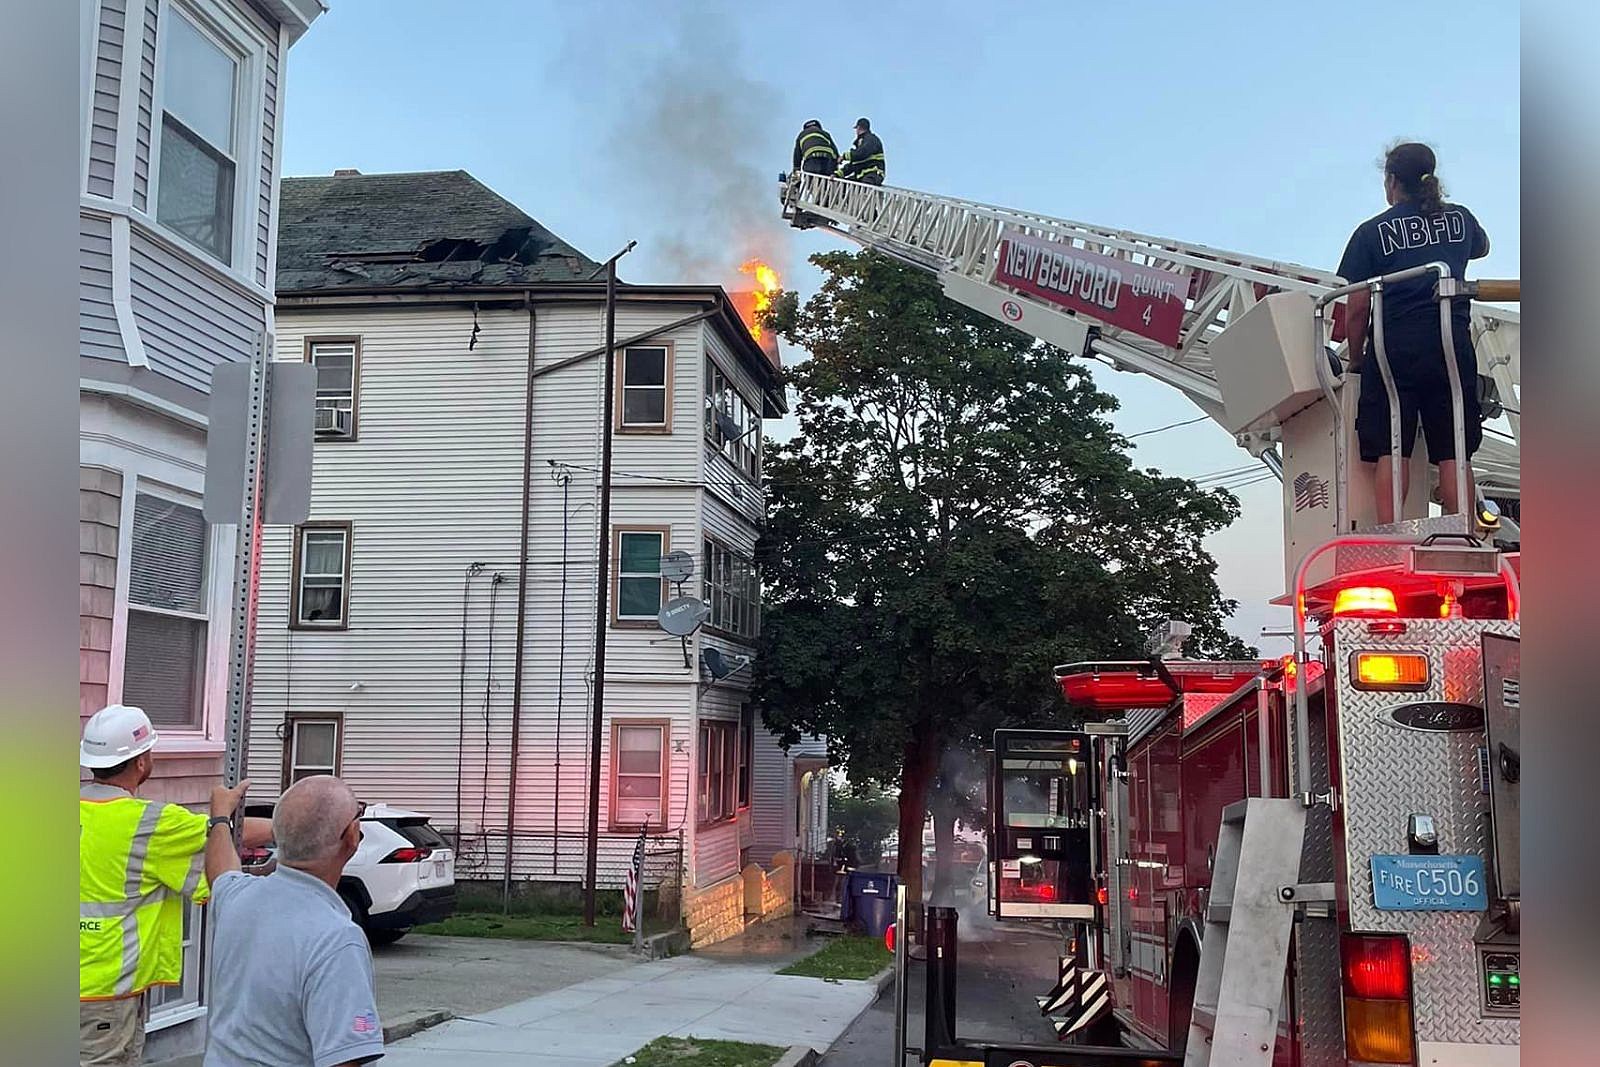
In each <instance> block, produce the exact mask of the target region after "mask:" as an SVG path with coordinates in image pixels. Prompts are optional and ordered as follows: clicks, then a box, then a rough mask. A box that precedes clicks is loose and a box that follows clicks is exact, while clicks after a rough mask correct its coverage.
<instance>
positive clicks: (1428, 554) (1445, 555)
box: [1406, 545, 1500, 578]
mask: <svg viewBox="0 0 1600 1067" xmlns="http://www.w3.org/2000/svg"><path fill="white" fill-rule="evenodd" d="M1406 569H1407V570H1408V571H1410V572H1411V573H1412V574H1417V575H1425V576H1428V577H1432V578H1494V577H1497V576H1498V575H1499V574H1500V550H1499V549H1497V548H1494V547H1492V546H1489V545H1481V546H1473V545H1412V546H1411V550H1410V552H1409V554H1408V556H1407V558H1406Z"/></svg>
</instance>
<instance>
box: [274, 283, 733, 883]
mask: <svg viewBox="0 0 1600 1067" xmlns="http://www.w3.org/2000/svg"><path fill="white" fill-rule="evenodd" d="M599 310H600V309H599V306H598V305H593V306H589V307H568V306H549V307H541V308H539V309H538V311H537V320H536V323H537V325H536V334H535V363H536V365H548V364H551V363H554V362H556V361H557V360H560V359H563V358H566V357H569V356H572V355H575V354H577V353H579V352H582V351H584V350H586V349H588V348H590V347H593V346H594V345H596V344H598V343H600V342H601V341H602V340H603V338H602V335H601V332H600V331H601V318H600V314H599ZM685 313H686V309H685V308H683V307H671V308H662V307H648V306H630V305H624V307H623V308H622V309H621V310H620V312H619V315H618V326H617V332H618V334H619V335H621V336H627V335H629V334H631V333H637V332H640V331H642V330H644V329H647V328H648V327H649V326H651V325H659V324H664V323H666V322H670V321H672V320H673V319H676V318H681V317H682V316H683V315H684V314H685ZM478 321H479V324H480V325H481V327H482V331H481V332H480V333H479V335H478V343H477V345H476V346H475V347H474V348H473V349H471V350H469V349H468V347H467V342H468V339H469V337H470V335H471V332H472V313H471V311H470V309H467V308H462V307H455V308H407V309H382V310H333V309H328V310H316V311H308V310H304V309H296V308H287V309H280V310H279V314H278V317H277V341H276V352H275V357H276V358H279V359H286V360H299V359H302V358H303V340H304V338H305V337H307V336H311V335H325V334H343V335H349V334H354V335H359V336H360V337H361V339H362V360H361V386H360V397H361V399H360V404H361V411H360V415H359V418H360V420H361V436H360V439H359V440H357V441H353V442H338V443H328V444H324V445H319V446H317V448H316V451H315V475H314V478H313V483H312V484H313V489H312V508H311V515H312V518H313V519H329V520H333V519H338V520H348V521H350V522H351V523H352V524H353V530H354V536H353V545H354V548H353V552H352V557H351V566H350V575H351V577H350V593H349V601H348V611H349V618H350V628H349V630H347V631H339V632H327V633H319V632H310V633H308V632H305V631H290V630H289V629H288V627H287V621H288V610H289V582H290V556H291V551H290V546H291V540H290V534H289V531H287V530H284V529H269V530H268V531H267V533H266V536H265V537H264V550H263V551H264V558H263V566H262V602H261V616H260V619H261V622H260V631H259V635H258V646H257V673H256V688H255V699H256V705H255V706H256V715H255V718H254V720H253V723H252V735H251V742H250V745H251V747H250V774H251V777H252V780H253V781H254V782H255V783H256V790H257V791H258V793H259V794H261V795H271V794H273V793H274V792H276V790H277V789H278V788H280V786H281V783H280V781H279V779H280V776H281V770H280V764H281V751H282V749H281V742H280V741H279V739H278V738H277V736H276V733H275V731H276V730H277V729H278V728H279V727H280V725H281V723H282V721H283V718H284V716H285V714H286V713H287V712H288V711H290V710H293V711H297V712H307V713H309V712H316V711H337V712H341V713H342V714H343V716H344V722H345V729H346V733H345V738H344V749H343V761H342V766H343V774H344V777H345V778H346V779H347V780H349V781H350V782H351V784H352V786H353V787H354V788H355V789H356V791H357V792H358V793H359V794H360V795H361V796H363V797H364V798H367V799H369V800H385V801H388V802H391V803H395V804H399V805H402V806H406V807H412V808H416V809H417V810H420V811H423V812H426V813H427V814H429V815H431V816H432V817H433V818H434V820H435V822H436V823H437V824H438V825H439V826H440V827H441V828H445V829H447V830H448V829H449V828H452V827H453V826H454V825H455V824H456V822H457V816H456V782H457V766H458V762H459V765H460V768H461V774H460V779H461V795H462V801H461V814H460V820H459V821H460V825H461V828H462V831H463V833H464V834H465V835H466V841H465V843H464V848H463V853H464V855H463V857H462V863H461V865H460V867H459V868H458V871H459V874H460V876H461V877H462V878H473V877H484V878H496V877H498V876H499V874H500V872H501V870H502V869H503V863H504V856H505V852H504V836H503V834H504V827H505V820H506V794H507V789H508V769H509V748H510V734H511V698H512V690H513V683H514V678H513V676H512V675H513V655H514V648H515V645H514V641H515V628H516V610H515V609H516V596H517V570H518V567H517V560H518V542H519V506H520V501H521V492H522V463H523V451H522V429H523V416H524V397H525V391H524V390H525V381H526V373H527V366H526V358H527V343H528V314H527V312H526V311H525V310H523V309H487V308H486V309H483V310H482V311H480V313H479V316H478ZM704 329H705V327H703V326H702V325H699V324H696V325H692V326H688V327H683V328H680V329H679V330H676V331H674V332H673V333H672V334H671V335H669V336H670V339H671V340H672V341H673V344H674V348H675V352H676V358H675V360H674V404H673V412H674V429H673V433H671V434H669V435H661V434H655V435H650V436H649V437H634V436H631V435H618V436H617V437H616V439H615V447H614V453H613V456H614V470H615V472H616V477H615V489H614V493H613V498H612V521H613V525H615V526H626V525H652V526H654V525H659V526H665V527H667V528H668V529H669V530H670V537H671V546H672V547H685V548H689V549H691V550H694V549H695V548H696V547H697V545H698V541H699V538H700V531H701V529H702V523H701V520H700V516H699V490H698V486H697V484H696V481H697V476H698V468H699V462H700V451H699V450H700V442H701V441H702V440H703V438H702V435H701V434H700V431H699V427H700V423H699V404H700V399H699V397H700V389H699V387H698V385H697V384H696V383H697V382H698V379H699V376H700V374H701V373H702V364H701V353H702V351H703V349H702V339H701V333H702V331H703V330H704ZM600 370H601V364H600V362H599V361H598V360H595V359H591V360H588V361H586V362H584V363H580V364H577V365H574V366H572V367H568V368H564V369H562V370H558V371H555V372H553V373H551V374H548V375H545V376H542V377H540V378H538V379H537V380H536V381H535V386H534V405H533V413H534V436H533V448H532V462H533V483H532V487H531V488H532V492H531V495H530V505H531V518H530V523H529V546H530V547H529V561H530V562H529V568H528V606H527V615H526V625H527V632H526V663H525V667H524V674H523V686H524V690H523V702H522V719H521V723H522V727H521V754H520V756H519V769H518V782H517V843H516V849H515V855H514V873H515V875H516V877H518V878H544V879H559V880H577V879H578V878H579V877H580V876H581V873H582V866H583V833H584V828H585V813H586V799H587V755H586V750H587V742H588V735H589V706H590V688H589V675H590V672H591V670H592V659H593V619H594V602H595V586H594V582H595V577H596V571H595V567H594V562H593V560H594V546H595V543H596V542H595V536H596V510H597V507H596V505H597V493H596V489H597V476H596V474H595V470H596V469H597V468H598V466H599V436H600V435H599V426H600V424H599V421H598V420H599V418H600V417H601V410H600V408H601V400H600V378H599V374H600ZM551 461H554V463H556V464H567V465H569V466H567V467H553V466H552V463H551ZM562 471H564V472H565V473H567V474H568V475H570V481H569V482H568V484H567V485H566V486H565V490H563V486H562V485H561V484H560V482H559V481H558V480H557V477H556V475H557V474H558V473H560V472H562ZM563 492H565V508H563ZM563 537H565V548H563ZM474 562H481V563H483V564H484V569H483V572H482V573H481V574H479V575H477V576H476V577H473V578H471V579H470V580H469V579H467V576H466V575H467V569H468V567H469V565H470V564H472V563H474ZM612 573H613V575H614V574H615V568H614V567H613V568H612ZM495 574H501V575H503V576H504V581H503V583H502V584H501V585H499V587H498V593H496V592H494V589H495V587H494V586H493V584H492V583H493V578H494V575H495ZM464 584H467V585H468V587H469V588H470V593H469V597H468V600H467V603H466V612H465V615H466V625H465V630H466V655H465V670H464V671H463V669H462V630H463V586H464ZM563 586H564V588H563ZM690 588H691V589H692V588H693V586H690ZM491 598H493V602H494V604H495V610H494V612H493V614H492V615H491V612H490V605H491ZM491 623H492V626H493V643H494V652H493V664H494V665H493V670H492V671H491V670H490V669H489V638H490V628H491ZM661 637H662V635H661V634H660V633H659V631H656V630H654V629H624V628H615V627H614V628H612V629H610V630H609V631H608V637H607V683H606V705H607V720H608V728H607V729H606V730H605V731H604V732H603V740H602V745H603V748H602V753H601V756H602V761H603V766H605V767H607V768H609V765H610V752H609V744H610V737H611V731H610V729H609V722H610V721H613V720H615V719H617V718H621V717H636V718H642V719H666V720H669V721H670V723H671V731H670V732H671V737H670V739H669V743H668V749H669V758H670V773H669V782H668V787H667V790H668V795H667V798H666V821H667V828H668V836H675V835H678V834H682V835H683V836H684V837H685V838H688V837H690V836H691V835H692V834H693V830H694V828H693V825H692V824H693V817H694V807H693V800H694V798H693V794H692V789H693V784H694V783H693V778H692V773H691V772H692V766H693V753H694V742H695V737H694V729H695V708H696V701H697V682H698V672H697V669H696V668H695V667H693V666H691V667H690V668H688V669H686V668H685V667H684V663H683V655H682V651H681V649H680V647H679V645H678V643H677V642H676V641H661V640H660V638H661ZM690 652H691V656H692V657H693V656H696V655H697V649H696V648H695V647H694V646H693V644H692V643H691V649H690ZM463 686H464V688H465V692H466V696H465V701H464V710H463V701H462V698H461V692H462V688H463ZM353 687H355V688H353ZM463 721H464V725H463ZM558 734H559V747H558V744H557V739H558ZM458 739H459V740H458ZM558 754H559V756H560V767H559V774H558V770H557V756H558ZM605 785H606V787H604V788H602V790H601V795H602V802H601V815H600V818H601V826H602V831H603V832H602V840H603V842H604V846H603V848H602V853H601V882H602V884H604V885H611V886H617V885H620V884H621V881H622V877H623V873H624V871H625V869H626V864H627V861H628V857H629V856H630V855H631V853H632V850H633V843H634V837H633V835H632V834H630V833H615V834H614V833H610V832H609V830H608V829H607V827H608V825H609V815H610V813H609V810H608V799H609V792H610V790H609V782H607V783H605ZM558 797H559V809H560V810H559V822H558V821H557V810H556V809H557V806H558V800H557V798H558ZM558 842H559V849H557V847H556V845H557V843H558ZM558 852H559V855H558ZM716 863H717V866H718V869H721V868H722V867H724V866H725V867H726V869H727V873H728V874H732V873H734V872H735V871H737V863H738V851H737V835H736V833H735V835H734V849H733V851H732V861H731V863H730V862H728V861H727V860H726V859H724V858H721V857H719V858H718V859H717V861H716Z"/></svg>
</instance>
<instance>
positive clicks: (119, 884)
mask: <svg viewBox="0 0 1600 1067" xmlns="http://www.w3.org/2000/svg"><path fill="white" fill-rule="evenodd" d="M206 822H207V819H206V816H204V815H199V814H196V813H195V812H192V811H189V810H188V809H186V808H183V807H180V806H178V805H177V804H162V803H158V802H156V801H152V800H141V799H139V798H137V797H135V796H133V794H131V793H129V792H127V791H126V790H123V789H119V788H117V787H116V786H111V785H104V784H102V783H98V782H96V783H90V784H88V785H85V786H84V787H83V789H82V791H81V792H80V794H79V796H78V998H79V999H80V1000H112V999H116V998H118V997H131V996H136V995H138V994H140V993H143V992H144V991H145V990H146V989H149V988H150V987H151V986H155V985H172V984H175V983H176V982H177V981H178V980H179V979H180V977H181V976H182V973H183V909H184V898H185V897H188V898H192V899H194V900H196V901H200V902H204V901H205V899H206V898H207V897H208V896H210V893H211V890H210V887H209V886H208V885H207V884H206V877H205V845H206Z"/></svg>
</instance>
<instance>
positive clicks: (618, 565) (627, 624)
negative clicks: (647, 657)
mask: <svg viewBox="0 0 1600 1067" xmlns="http://www.w3.org/2000/svg"><path fill="white" fill-rule="evenodd" d="M623 534H658V535H660V537H661V555H662V556H665V555H666V554H667V553H668V552H671V551H672V528H671V527H669V526H617V525H613V526H612V527H611V559H612V562H613V564H614V565H613V566H612V567H611V580H610V584H611V589H610V594H611V625H612V627H613V628H615V629H642V628H645V627H651V626H655V625H656V616H655V615H651V616H650V617H649V618H645V617H644V616H643V615H623V614H622V613H621V610H622V579H623V578H624V577H625V576H624V574H623V573H622V535H623ZM659 569H660V565H659V563H658V564H657V570H658V571H659ZM632 577H635V578H640V577H643V575H639V574H635V575H632ZM658 577H660V578H661V582H660V585H661V592H660V596H659V598H658V599H657V601H656V611H657V612H658V613H659V612H660V610H661V605H663V604H665V603H666V602H667V579H666V578H665V576H660V575H658Z"/></svg>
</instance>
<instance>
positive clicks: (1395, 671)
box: [1350, 652, 1428, 692]
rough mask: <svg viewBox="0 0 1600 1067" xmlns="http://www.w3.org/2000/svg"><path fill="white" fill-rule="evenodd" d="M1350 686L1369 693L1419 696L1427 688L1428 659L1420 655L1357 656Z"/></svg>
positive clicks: (1410, 653) (1393, 653)
mask: <svg viewBox="0 0 1600 1067" xmlns="http://www.w3.org/2000/svg"><path fill="white" fill-rule="evenodd" d="M1350 684H1351V685H1353V686H1355V687H1356V688H1357V689H1363V690H1366V691H1368V692H1374V691H1378V692H1382V691H1394V692H1416V691H1418V690H1423V689H1426V688H1428V657H1427V656H1426V655H1425V654H1423V653H1421V652H1355V653H1352V654H1351V656H1350Z"/></svg>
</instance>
